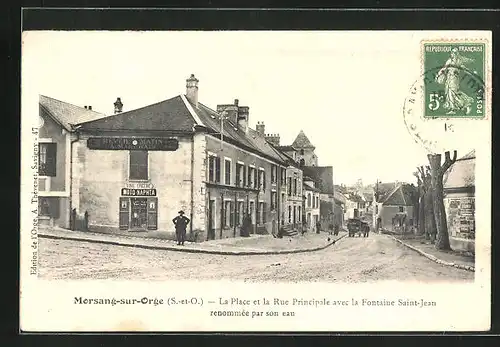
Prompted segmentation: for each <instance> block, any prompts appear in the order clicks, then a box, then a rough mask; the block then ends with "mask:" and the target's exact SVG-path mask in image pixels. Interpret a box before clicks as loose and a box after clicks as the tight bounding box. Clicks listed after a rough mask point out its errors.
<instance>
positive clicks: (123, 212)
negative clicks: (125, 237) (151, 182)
mask: <svg viewBox="0 0 500 347" xmlns="http://www.w3.org/2000/svg"><path fill="white" fill-rule="evenodd" d="M129 205H130V200H129V199H128V198H120V213H119V220H120V230H126V229H128V225H129V208H130V206H129Z"/></svg>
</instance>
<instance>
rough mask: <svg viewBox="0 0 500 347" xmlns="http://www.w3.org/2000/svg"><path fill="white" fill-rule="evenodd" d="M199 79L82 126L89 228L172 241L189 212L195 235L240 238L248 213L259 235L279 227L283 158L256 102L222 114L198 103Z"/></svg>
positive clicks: (79, 176) (82, 192)
mask: <svg viewBox="0 0 500 347" xmlns="http://www.w3.org/2000/svg"><path fill="white" fill-rule="evenodd" d="M198 82H199V81H198V80H197V79H196V78H195V77H194V76H193V75H191V77H190V78H188V79H187V80H186V94H185V95H178V96H175V97H173V98H171V99H168V100H165V101H162V102H159V103H156V104H153V105H149V106H146V107H143V108H140V109H136V110H132V111H128V112H117V113H116V114H115V115H113V116H110V117H106V118H103V119H99V120H96V121H91V122H84V123H82V124H80V125H79V127H78V136H79V138H78V140H77V142H76V145H75V147H74V154H75V157H76V158H77V159H78V163H77V165H74V174H73V177H75V184H74V187H75V191H74V192H73V196H75V197H78V199H77V200H78V202H77V203H75V207H76V208H77V209H78V212H79V213H84V212H86V213H87V214H88V219H89V228H90V229H100V228H104V229H107V230H122V231H131V232H133V231H147V232H151V233H155V232H162V233H166V234H168V235H169V236H171V237H172V238H173V237H174V234H175V233H174V226H173V223H172V219H173V218H174V217H175V216H176V215H177V213H178V211H179V210H183V211H184V212H185V214H186V216H187V217H188V218H190V219H191V223H190V224H189V230H188V237H189V238H190V239H192V240H193V241H204V240H212V239H218V238H226V237H234V236H238V235H240V228H241V225H242V221H243V217H244V215H245V214H248V215H249V216H250V218H251V220H252V226H251V232H253V233H271V232H275V231H276V229H277V227H278V225H279V224H280V218H281V216H282V211H281V210H280V206H282V204H281V201H280V200H281V194H280V193H282V191H283V187H282V184H281V182H282V180H281V179H280V176H279V175H280V173H281V172H285V171H286V164H285V162H284V160H283V157H282V155H280V153H279V152H278V151H277V150H276V149H275V148H273V146H271V145H270V144H269V143H268V142H267V141H266V140H265V137H264V136H263V135H262V134H260V133H259V132H258V131H256V130H253V129H251V128H250V127H249V126H248V119H249V107H248V106H240V105H239V102H238V100H235V101H234V103H232V104H223V105H218V106H217V111H215V110H213V109H211V108H209V107H207V106H205V105H203V104H202V103H201V102H199V101H198Z"/></svg>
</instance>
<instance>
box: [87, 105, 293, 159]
mask: <svg viewBox="0 0 500 347" xmlns="http://www.w3.org/2000/svg"><path fill="white" fill-rule="evenodd" d="M186 101H187V102H188V103H189V104H190V106H191V108H192V110H193V111H194V112H195V113H196V114H195V115H194V116H193V114H191V112H190V110H189V108H188V106H187V105H186V103H185V102H184V100H183V98H182V96H180V95H178V96H176V97H173V98H171V99H168V100H165V101H161V102H158V103H156V104H153V105H148V106H145V107H142V108H139V109H136V110H131V111H128V112H123V113H118V114H114V115H112V116H109V117H106V118H102V119H98V120H95V121H91V122H85V123H82V124H81V129H82V130H108V131H137V130H139V131H141V130H144V131H175V132H186V133H190V132H193V129H194V126H195V125H201V126H204V127H206V128H207V129H208V131H209V133H213V134H217V135H218V134H220V116H219V114H218V113H217V112H216V111H214V110H212V109H210V108H209V107H207V106H205V105H203V104H202V103H198V107H195V106H194V105H193V104H191V103H190V101H189V100H187V99H186ZM195 117H198V119H199V120H198V122H197V120H196V119H195ZM199 122H201V124H198V123H199ZM223 129H224V130H223V137H224V138H225V140H226V141H230V142H234V143H236V144H237V145H239V146H241V147H244V148H247V149H249V150H251V151H254V152H257V153H259V154H263V155H264V156H267V157H268V158H269V159H272V160H275V161H278V162H285V161H286V160H287V157H285V156H284V154H283V153H279V151H277V150H276V149H275V148H273V146H272V145H271V144H270V143H268V142H267V141H266V140H265V138H264V136H262V135H261V134H259V133H258V132H257V131H255V130H253V129H250V128H249V129H248V133H246V134H245V133H244V132H243V131H242V130H241V129H237V125H235V124H234V122H233V121H231V120H226V121H225V122H224V128H223Z"/></svg>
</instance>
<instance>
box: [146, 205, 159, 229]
mask: <svg viewBox="0 0 500 347" xmlns="http://www.w3.org/2000/svg"><path fill="white" fill-rule="evenodd" d="M156 229H158V198H148V230H156Z"/></svg>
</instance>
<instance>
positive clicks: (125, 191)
mask: <svg viewBox="0 0 500 347" xmlns="http://www.w3.org/2000/svg"><path fill="white" fill-rule="evenodd" d="M122 196H156V189H129V188H122Z"/></svg>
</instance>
